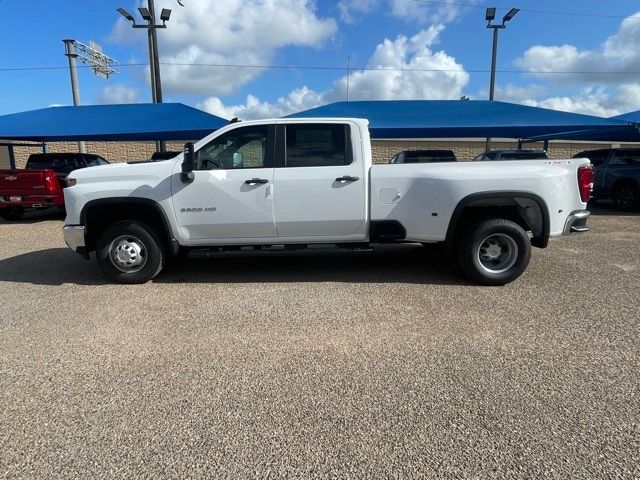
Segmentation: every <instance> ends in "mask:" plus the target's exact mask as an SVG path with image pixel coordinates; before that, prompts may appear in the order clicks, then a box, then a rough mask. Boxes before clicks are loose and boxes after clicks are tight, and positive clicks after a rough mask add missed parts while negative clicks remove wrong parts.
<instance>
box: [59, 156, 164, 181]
mask: <svg viewBox="0 0 640 480" xmlns="http://www.w3.org/2000/svg"><path fill="white" fill-rule="evenodd" d="M174 165H175V160H165V161H159V162H139V163H112V164H110V165H100V166H98V167H89V168H83V169H80V170H74V171H73V172H71V173H70V174H69V177H68V178H72V179H76V180H78V183H80V182H82V183H87V182H96V183H101V182H117V181H126V182H131V181H135V180H137V181H139V182H143V183H144V182H145V180H150V181H152V180H155V179H157V178H158V177H167V176H169V175H170V174H171V171H172V170H173V166H174Z"/></svg>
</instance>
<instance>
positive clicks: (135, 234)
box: [96, 221, 165, 283]
mask: <svg viewBox="0 0 640 480" xmlns="http://www.w3.org/2000/svg"><path fill="white" fill-rule="evenodd" d="M96 257H97V260H98V264H99V265H100V268H102V271H103V272H104V273H106V274H107V276H108V277H110V278H111V279H113V280H115V281H116V282H118V283H146V282H148V281H149V280H151V279H152V278H154V277H155V276H156V275H158V273H160V270H162V267H163V265H164V260H165V254H164V250H163V248H162V244H161V242H160V240H159V236H158V234H157V233H156V231H155V230H154V229H153V228H152V227H150V226H149V225H147V224H146V223H143V222H138V221H124V222H117V223H114V224H113V225H110V226H109V227H108V228H107V229H106V230H105V231H104V232H103V233H102V235H100V238H99V239H98V243H97V245H96Z"/></svg>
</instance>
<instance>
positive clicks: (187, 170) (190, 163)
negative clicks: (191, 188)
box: [180, 142, 195, 183]
mask: <svg viewBox="0 0 640 480" xmlns="http://www.w3.org/2000/svg"><path fill="white" fill-rule="evenodd" d="M194 168H195V153H194V150H193V143H191V142H189V143H185V145H184V160H183V161H182V173H181V174H180V179H181V180H182V181H183V182H184V183H191V182H193V178H194V175H193V169H194Z"/></svg>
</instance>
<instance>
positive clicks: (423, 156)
mask: <svg viewBox="0 0 640 480" xmlns="http://www.w3.org/2000/svg"><path fill="white" fill-rule="evenodd" d="M456 161H457V159H456V156H455V154H454V153H453V150H406V151H404V152H400V153H396V154H395V155H394V156H393V158H392V159H391V161H390V162H389V163H437V162H456Z"/></svg>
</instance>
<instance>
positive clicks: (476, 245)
mask: <svg viewBox="0 0 640 480" xmlns="http://www.w3.org/2000/svg"><path fill="white" fill-rule="evenodd" d="M530 259H531V241H530V240H529V236H528V235H527V232H525V231H524V229H523V228H522V227H521V226H520V225H518V224H517V223H515V222H512V221H511V220H506V219H502V218H496V219H490V220H482V221H479V222H478V223H476V224H474V225H472V226H471V227H470V228H469V229H468V230H467V231H466V232H465V233H464V234H463V236H462V238H461V239H460V242H459V244H458V261H459V263H460V266H461V267H462V270H464V272H465V273H466V274H467V275H468V276H469V277H470V278H471V279H472V280H474V281H475V282H477V283H479V284H481V285H491V286H495V285H505V284H507V283H510V282H513V281H514V280H515V279H516V278H518V277H519V276H520V275H522V274H523V272H524V271H525V270H526V268H527V266H528V265H529V260H530Z"/></svg>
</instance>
